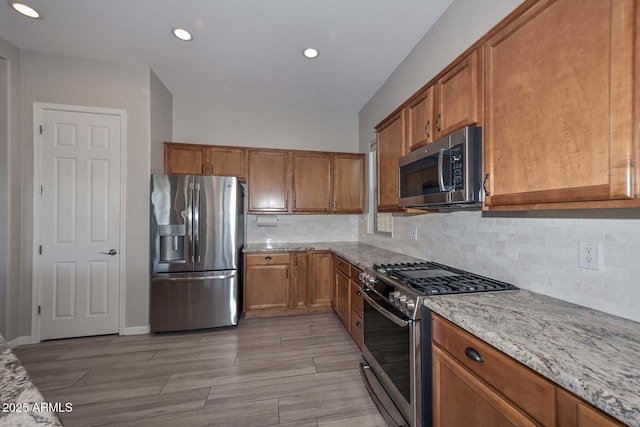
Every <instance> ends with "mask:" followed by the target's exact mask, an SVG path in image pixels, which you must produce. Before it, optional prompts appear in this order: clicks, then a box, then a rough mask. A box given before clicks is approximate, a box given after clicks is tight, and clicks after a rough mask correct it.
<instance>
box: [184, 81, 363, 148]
mask: <svg viewBox="0 0 640 427" xmlns="http://www.w3.org/2000/svg"><path fill="white" fill-rule="evenodd" d="M173 120H174V122H173V140H174V141H178V142H196V143H202V144H216V145H233V146H243V147H266V148H286V149H301V150H318V151H343V152H357V151H358V114H357V112H356V111H345V110H331V109H312V108H299V107H295V108H294V107H286V106H278V105H271V104H261V103H253V102H252V101H251V100H238V99H233V98H229V99H221V98H201V99H198V98H189V97H183V96H179V95H175V94H174V97H173Z"/></svg>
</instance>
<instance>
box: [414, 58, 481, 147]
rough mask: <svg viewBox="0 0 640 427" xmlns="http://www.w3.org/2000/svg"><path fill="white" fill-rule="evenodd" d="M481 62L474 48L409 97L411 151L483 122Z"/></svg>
mask: <svg viewBox="0 0 640 427" xmlns="http://www.w3.org/2000/svg"><path fill="white" fill-rule="evenodd" d="M479 64H480V61H479V54H478V50H473V51H471V52H470V53H469V54H467V55H466V56H464V57H463V58H462V59H460V60H458V61H457V62H454V63H453V64H452V65H451V66H449V67H448V69H447V70H445V71H444V72H443V73H442V74H441V75H440V76H439V77H437V78H436V80H435V82H434V83H433V84H430V85H428V86H427V87H425V88H424V89H422V90H421V91H419V92H418V93H417V94H416V95H414V96H413V97H412V98H411V99H409V101H408V104H407V107H406V110H407V122H408V135H407V136H408V139H409V141H408V145H409V150H415V149H416V148H419V147H422V146H424V145H426V144H429V143H431V142H433V141H435V140H436V139H438V138H440V137H442V136H445V135H448V134H450V133H451V132H453V131H456V130H458V129H460V128H463V127H464V126H469V125H474V124H477V123H479V122H480V99H481V96H480V85H479V80H480V79H479V73H480V65H479Z"/></svg>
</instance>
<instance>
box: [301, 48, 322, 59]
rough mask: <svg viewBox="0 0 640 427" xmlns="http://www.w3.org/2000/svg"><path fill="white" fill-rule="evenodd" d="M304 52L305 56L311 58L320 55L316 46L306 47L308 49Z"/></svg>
mask: <svg viewBox="0 0 640 427" xmlns="http://www.w3.org/2000/svg"><path fill="white" fill-rule="evenodd" d="M302 54H303V55H304V57H305V58H309V59H313V58H316V57H317V56H318V55H319V53H318V50H317V49H314V48H312V47H308V48H306V49H305V50H304V51H303V52H302Z"/></svg>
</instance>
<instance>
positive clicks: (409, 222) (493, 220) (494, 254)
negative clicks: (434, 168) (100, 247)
mask: <svg viewBox="0 0 640 427" xmlns="http://www.w3.org/2000/svg"><path fill="white" fill-rule="evenodd" d="M571 214H572V215H574V216H576V214H575V213H571ZM545 215H546V216H545ZM558 215H559V217H553V214H549V213H546V214H545V213H535V212H534V213H522V214H518V213H516V214H509V215H502V214H492V213H485V214H483V213H481V212H479V211H474V212H450V213H435V214H425V215H417V216H396V217H394V218H393V237H385V236H382V235H372V234H367V233H366V230H367V227H366V216H365V215H361V216H360V217H359V230H360V231H359V236H358V240H360V241H362V242H365V243H369V244H372V245H375V246H379V247H383V248H385V249H389V250H392V251H395V252H400V253H403V254H406V255H410V256H414V257H417V258H421V259H425V260H430V261H435V262H440V263H443V264H448V265H451V266H454V267H458V268H461V269H465V270H469V271H472V272H474V273H477V274H481V275H485V276H489V277H492V278H495V279H498V280H503V281H506V282H511V283H513V284H515V285H516V286H519V287H520V288H523V289H530V290H532V291H534V292H538V293H542V294H546V295H550V296H553V297H556V298H560V299H563V300H567V301H570V302H573V303H576V304H580V305H584V306H587V307H591V308H594V309H596V310H600V311H604V312H607V313H611V314H614V315H617V316H621V317H625V318H628V319H632V320H636V321H640V215H639V214H638V211H636V210H632V211H617V212H616V213H613V214H611V218H616V217H619V216H620V215H624V216H625V217H627V218H626V219H611V218H593V217H589V216H594V215H598V213H595V214H594V213H590V212H587V213H582V214H581V215H582V216H583V217H577V218H576V217H573V218H570V217H568V214H556V216H558ZM416 228H417V230H418V233H417V235H418V238H417V240H413V239H412V231H413V230H414V229H416ZM584 241H587V242H600V243H601V248H602V251H601V254H600V257H601V266H602V269H601V270H588V269H584V268H580V267H579V266H578V252H579V251H578V249H579V244H580V242H584Z"/></svg>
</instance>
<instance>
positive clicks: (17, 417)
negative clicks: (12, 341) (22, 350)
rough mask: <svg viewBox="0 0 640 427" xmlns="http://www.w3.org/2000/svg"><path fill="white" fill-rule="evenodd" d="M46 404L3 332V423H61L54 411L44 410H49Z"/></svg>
mask: <svg viewBox="0 0 640 427" xmlns="http://www.w3.org/2000/svg"><path fill="white" fill-rule="evenodd" d="M43 404H45V405H46V403H45V400H44V398H43V397H42V394H40V391H39V390H38V389H37V388H36V386H35V385H33V383H32V382H31V379H30V378H29V376H28V375H27V372H26V371H25V370H24V368H23V367H22V365H21V364H20V362H19V361H18V359H17V358H16V356H15V354H13V351H11V348H9V345H8V344H7V342H6V341H5V340H4V338H3V337H2V335H0V425H3V426H5V425H6V426H20V427H22V426H24V427H26V426H54V427H58V426H62V423H61V422H60V419H59V418H58V415H57V414H56V413H55V412H50V411H47V410H44V411H42V409H48V408H46V407H43V406H41V405H43Z"/></svg>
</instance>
